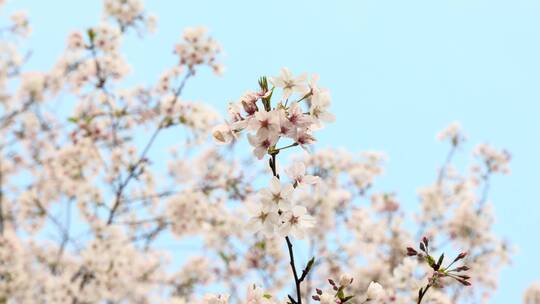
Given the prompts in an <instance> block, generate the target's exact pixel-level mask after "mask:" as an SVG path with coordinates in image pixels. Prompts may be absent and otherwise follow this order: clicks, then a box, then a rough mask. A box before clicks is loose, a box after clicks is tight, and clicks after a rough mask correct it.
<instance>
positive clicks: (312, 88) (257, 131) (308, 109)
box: [212, 68, 334, 159]
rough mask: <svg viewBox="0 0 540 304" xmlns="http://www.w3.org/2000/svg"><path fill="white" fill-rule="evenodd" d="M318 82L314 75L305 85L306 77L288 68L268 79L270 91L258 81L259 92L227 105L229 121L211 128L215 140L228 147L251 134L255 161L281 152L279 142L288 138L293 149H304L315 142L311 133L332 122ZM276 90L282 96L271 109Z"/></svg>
mask: <svg viewBox="0 0 540 304" xmlns="http://www.w3.org/2000/svg"><path fill="white" fill-rule="evenodd" d="M318 79H319V77H318V76H317V75H314V76H313V77H312V78H311V80H310V81H309V83H308V81H307V75H306V74H302V75H300V76H298V77H294V76H293V75H292V74H291V72H290V71H289V70H288V69H287V68H283V69H282V71H281V75H279V76H277V77H273V78H270V83H271V84H272V85H273V87H272V88H269V86H268V81H267V80H266V78H261V79H260V81H259V86H260V90H259V91H258V92H252V91H249V92H247V93H245V94H244V95H243V96H242V97H241V98H240V100H239V101H237V102H236V103H230V104H229V107H228V112H229V117H230V120H231V121H230V122H227V123H226V124H222V125H218V126H216V127H215V128H214V130H213V132H212V134H213V136H214V139H215V140H216V141H217V142H220V143H223V144H228V143H230V142H232V140H233V139H235V138H236V137H237V136H238V134H239V133H240V132H241V131H243V130H247V131H249V132H250V133H249V134H248V141H249V143H250V145H251V146H252V147H253V154H254V155H255V156H256V157H257V158H258V159H261V158H263V157H264V155H265V154H267V153H276V152H278V151H279V150H280V149H282V148H276V145H277V143H278V141H279V140H280V139H281V138H289V139H291V140H292V141H293V143H292V145H300V146H301V147H303V148H307V146H308V145H310V144H313V143H314V142H315V141H316V139H315V137H314V136H313V131H316V130H319V129H321V128H322V126H323V124H324V123H325V122H332V121H334V116H333V115H332V114H331V113H330V112H328V108H329V107H330V104H331V98H330V93H329V92H328V90H326V89H323V88H319V87H318V85H317V81H318ZM276 89H281V91H282V96H281V98H279V100H278V102H277V105H276V106H275V107H274V108H272V105H271V99H272V98H273V97H274V98H275V96H274V91H275V90H276ZM295 96H296V97H297V98H296V99H294V98H293V97H295Z"/></svg>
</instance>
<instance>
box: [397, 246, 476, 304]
mask: <svg viewBox="0 0 540 304" xmlns="http://www.w3.org/2000/svg"><path fill="white" fill-rule="evenodd" d="M419 250H420V252H419V251H418V250H416V249H414V248H413V247H407V256H411V257H413V256H414V257H418V258H419V259H421V260H423V261H424V262H426V263H427V264H428V265H429V267H430V268H431V269H432V270H433V273H432V275H431V277H430V278H429V279H428V283H427V284H426V286H424V287H421V288H420V289H419V290H418V299H417V304H420V303H422V300H423V299H424V298H425V296H426V294H427V292H428V290H429V289H430V288H431V287H442V281H441V280H442V279H443V278H447V277H448V278H451V279H454V280H456V281H457V282H459V283H460V284H462V285H464V286H471V283H470V282H469V280H470V278H471V277H470V276H469V275H465V274H460V272H462V271H468V270H470V268H469V267H468V266H466V265H462V266H459V267H454V268H450V267H452V266H453V265H454V264H455V263H456V262H457V261H460V260H462V259H464V258H465V257H466V256H467V253H466V252H461V253H460V254H458V255H457V256H456V257H455V258H454V260H452V262H451V263H450V264H448V265H447V266H446V267H443V266H442V264H443V261H444V253H442V254H441V255H440V256H439V258H438V259H437V260H435V258H434V257H433V256H432V255H431V254H430V253H429V239H428V238H427V237H423V238H422V241H421V242H420V245H419Z"/></svg>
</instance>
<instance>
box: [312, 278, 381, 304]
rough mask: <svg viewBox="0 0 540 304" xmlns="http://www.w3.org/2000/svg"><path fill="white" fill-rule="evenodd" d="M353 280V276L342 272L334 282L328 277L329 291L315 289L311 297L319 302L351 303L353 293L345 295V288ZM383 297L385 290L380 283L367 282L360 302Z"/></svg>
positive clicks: (326, 303) (325, 303) (370, 301)
mask: <svg viewBox="0 0 540 304" xmlns="http://www.w3.org/2000/svg"><path fill="white" fill-rule="evenodd" d="M352 282H353V277H351V276H350V275H347V274H343V275H341V276H340V277H339V280H338V281H337V282H336V281H334V280H332V279H328V283H330V286H332V291H333V292H331V293H328V292H324V291H322V290H321V289H319V288H317V289H315V291H316V294H315V295H313V296H312V297H311V298H312V299H313V300H315V301H317V302H320V303H321V304H343V303H351V299H352V298H354V297H355V296H354V295H347V294H346V293H345V289H346V288H347V287H349V286H351V284H352ZM384 297H385V291H384V289H383V287H382V286H381V284H379V283H377V282H371V283H369V286H368V289H367V291H366V294H365V295H364V297H363V300H362V301H360V303H373V302H377V301H381V300H382V299H383V298H384Z"/></svg>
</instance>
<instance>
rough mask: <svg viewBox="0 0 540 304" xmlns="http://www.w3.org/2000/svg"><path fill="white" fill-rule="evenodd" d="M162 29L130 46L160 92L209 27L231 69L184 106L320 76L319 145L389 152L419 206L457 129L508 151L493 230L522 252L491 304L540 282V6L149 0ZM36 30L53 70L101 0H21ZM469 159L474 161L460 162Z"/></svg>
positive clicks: (520, 0)
mask: <svg viewBox="0 0 540 304" xmlns="http://www.w3.org/2000/svg"><path fill="white" fill-rule="evenodd" d="M147 2H148V3H147V7H148V8H149V10H150V11H153V12H155V13H156V15H157V16H158V17H159V20H158V32H157V33H156V34H155V35H153V36H148V37H146V38H145V39H144V40H141V39H139V38H137V37H135V35H131V37H129V38H128V39H126V41H125V50H126V56H127V58H128V61H130V62H131V63H132V65H133V69H134V74H133V75H131V76H130V78H129V81H130V82H133V83H135V82H141V81H142V82H144V83H151V82H154V81H155V80H156V79H157V77H158V75H159V74H160V73H161V72H162V71H163V70H164V69H165V68H166V67H168V66H170V65H172V64H174V62H175V60H176V59H175V58H174V56H172V53H171V52H172V47H173V45H174V43H175V42H176V41H177V40H178V38H179V36H180V33H181V32H182V29H183V28H184V27H186V26H192V25H204V26H206V27H208V28H209V29H210V31H211V33H212V35H213V36H215V38H216V39H217V40H219V41H220V42H221V43H222V45H223V47H224V49H225V52H226V54H225V57H224V60H223V62H224V64H225V65H226V68H227V70H226V73H225V75H224V76H223V77H221V78H217V77H214V76H213V75H210V73H201V75H200V77H198V78H197V79H195V80H194V81H193V82H192V83H190V85H189V86H188V88H187V90H186V98H191V99H196V100H204V101H207V102H209V103H211V104H213V105H215V106H216V107H219V108H220V109H224V108H225V105H226V102H227V101H229V100H233V99H236V98H237V97H238V96H240V94H242V93H243V92H244V91H245V90H246V89H248V88H253V87H254V85H255V79H257V77H259V76H261V75H263V74H266V75H274V74H277V73H278V72H279V69H280V68H281V67H283V66H287V67H289V68H290V69H291V70H292V71H293V72H296V73H300V72H304V71H306V72H309V73H319V74H320V75H321V84H322V85H324V86H326V87H328V88H329V89H330V90H331V91H332V95H333V100H334V105H333V111H334V113H335V114H336V116H337V122H336V123H335V124H333V125H330V126H329V127H328V128H327V129H325V130H324V131H323V132H320V134H319V138H320V143H319V147H325V146H337V147H346V148H348V149H350V150H358V151H360V150H366V149H369V150H382V151H385V152H386V153H387V154H388V156H389V159H390V161H389V163H388V166H387V172H386V175H385V177H384V178H383V179H382V180H381V186H382V187H383V188H385V189H388V190H392V189H394V190H396V191H397V193H398V195H399V197H400V198H401V200H402V201H403V202H404V203H405V205H406V206H408V207H409V208H416V203H417V200H416V189H417V188H418V187H419V186H422V185H426V184H429V183H430V182H432V181H433V180H434V178H435V170H436V168H437V166H438V165H439V164H440V163H441V162H442V161H443V159H444V156H445V153H446V146H445V145H442V144H439V143H437V142H436V141H435V134H436V132H437V131H438V130H440V129H442V128H443V127H444V126H446V125H447V124H448V123H450V122H452V121H460V122H461V123H462V125H463V126H464V128H465V130H466V132H467V134H468V135H469V139H470V140H469V144H468V145H467V148H468V149H471V148H472V146H473V143H477V142H488V143H491V144H493V145H495V146H497V147H504V148H507V149H508V150H510V151H511V152H512V155H513V160H512V170H513V172H512V175H510V176H508V177H497V178H495V179H494V181H493V184H492V192H491V198H492V201H493V203H494V205H495V208H496V214H497V222H496V224H495V229H496V231H497V232H498V233H499V234H500V235H504V236H506V237H507V238H508V239H510V240H511V241H512V243H513V244H514V245H516V246H517V247H518V250H519V251H518V253H517V254H516V256H515V257H514V262H513V265H511V266H510V267H509V268H507V269H505V270H504V271H503V273H502V278H501V284H500V285H501V287H500V290H499V291H498V293H497V295H496V297H495V300H494V301H493V302H492V303H501V304H502V303H505V304H507V303H518V302H519V301H521V294H522V291H523V290H524V288H525V287H526V286H527V285H528V284H529V283H530V282H531V281H533V280H540V266H538V265H537V263H536V262H535V261H537V258H538V256H540V244H539V237H538V231H540V204H539V201H538V197H537V195H538V194H537V193H538V191H537V189H540V187H539V185H538V182H539V181H540V178H539V176H538V174H539V172H540V161H539V159H538V158H539V156H540V142H539V140H540V138H539V134H540V132H539V131H540V119H539V115H540V105H539V100H540V86H538V83H539V82H540V56H539V54H540V18H538V16H540V2H538V1H534V0H513V1H495V0H491V1H487V0H451V1H442V0H436V1H433V0H426V1H417V0H411V1H385V0H369V1H368V0H362V1H340V2H338V1H283V0H279V1H272V2H267V3H262V2H259V1H247V0H246V1H209V0H198V1H165V0H155V1H147ZM18 8H26V9H27V10H28V11H29V13H30V18H31V22H32V23H33V25H34V32H33V34H32V36H31V38H30V40H29V41H30V45H31V47H32V49H33V50H34V54H33V56H32V58H31V61H30V63H29V67H30V68H31V69H43V68H50V67H51V65H52V64H53V62H54V61H55V60H56V59H57V58H58V56H59V55H60V54H61V52H62V50H63V48H64V42H65V37H66V36H67V34H68V33H69V32H70V31H71V30H72V29H83V28H86V27H88V26H90V25H93V24H95V22H96V20H97V19H98V18H100V9H101V2H100V1H73V0H54V1H39V0H33V1H31V0H19V1H13V0H12V1H11V4H10V5H9V6H8V9H9V10H10V11H11V10H13V9H18ZM468 160H470V156H469V154H468V153H467V151H463V152H462V153H460V154H459V155H458V161H459V162H462V163H464V162H466V161H468Z"/></svg>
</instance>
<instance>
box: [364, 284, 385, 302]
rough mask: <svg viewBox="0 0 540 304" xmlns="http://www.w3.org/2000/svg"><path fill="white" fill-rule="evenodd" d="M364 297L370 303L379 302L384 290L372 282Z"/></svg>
mask: <svg viewBox="0 0 540 304" xmlns="http://www.w3.org/2000/svg"><path fill="white" fill-rule="evenodd" d="M366 296H367V299H368V300H370V301H376V300H380V299H381V298H382V297H384V289H383V287H382V286H381V284H379V283H377V282H373V281H372V282H371V283H369V286H368V289H367V291H366Z"/></svg>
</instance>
